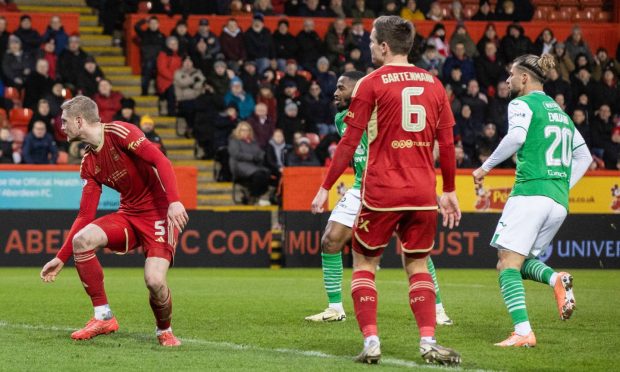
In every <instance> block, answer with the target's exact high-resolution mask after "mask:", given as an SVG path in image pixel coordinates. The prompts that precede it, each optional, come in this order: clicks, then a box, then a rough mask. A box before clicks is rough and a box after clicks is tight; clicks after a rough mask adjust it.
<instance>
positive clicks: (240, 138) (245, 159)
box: [228, 121, 270, 204]
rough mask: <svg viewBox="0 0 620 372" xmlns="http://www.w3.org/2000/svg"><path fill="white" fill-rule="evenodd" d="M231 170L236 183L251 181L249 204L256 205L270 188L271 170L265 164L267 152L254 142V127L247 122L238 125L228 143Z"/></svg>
mask: <svg viewBox="0 0 620 372" xmlns="http://www.w3.org/2000/svg"><path fill="white" fill-rule="evenodd" d="M228 154H229V156H230V157H229V162H230V170H231V172H232V175H233V177H234V179H235V181H237V182H239V181H246V182H247V181H249V185H248V186H249V187H248V188H249V190H250V198H251V199H252V200H249V201H248V203H249V204H255V203H256V202H257V199H258V198H259V197H260V196H261V195H263V194H264V193H265V192H267V189H268V188H269V175H270V172H269V169H267V168H266V167H265V166H264V165H263V164H264V162H265V152H264V151H263V150H262V149H261V148H260V146H259V145H258V143H256V140H254V132H253V131H252V126H251V125H250V124H248V123H247V122H245V121H242V122H240V123H239V124H237V127H236V128H235V130H234V132H233V134H232V136H231V137H230V140H229V141H228Z"/></svg>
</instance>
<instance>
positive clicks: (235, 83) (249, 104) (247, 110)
mask: <svg viewBox="0 0 620 372" xmlns="http://www.w3.org/2000/svg"><path fill="white" fill-rule="evenodd" d="M230 103H234V104H235V106H237V108H238V109H239V118H240V119H241V120H245V119H247V118H248V117H250V116H251V115H252V113H253V112H254V106H255V105H256V103H255V101H254V98H253V97H252V96H251V95H249V94H247V93H246V92H245V91H244V90H243V83H242V82H241V79H239V78H238V77H234V78H233V79H232V80H231V81H230V90H229V91H228V92H227V93H226V95H225V96H224V104H225V105H228V104H230Z"/></svg>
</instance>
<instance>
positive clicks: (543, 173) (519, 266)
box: [473, 54, 592, 347]
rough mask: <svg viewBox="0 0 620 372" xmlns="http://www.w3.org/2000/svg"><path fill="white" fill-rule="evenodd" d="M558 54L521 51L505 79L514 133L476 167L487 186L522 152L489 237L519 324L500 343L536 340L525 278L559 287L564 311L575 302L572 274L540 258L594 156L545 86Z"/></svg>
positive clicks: (476, 175) (477, 177) (525, 344)
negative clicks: (503, 165) (489, 177)
mask: <svg viewBox="0 0 620 372" xmlns="http://www.w3.org/2000/svg"><path fill="white" fill-rule="evenodd" d="M554 65H555V61H554V58H553V56H551V55H549V54H545V55H543V56H541V57H538V56H535V55H523V56H521V57H518V58H517V59H515V61H514V63H513V65H512V68H511V70H510V76H509V77H508V79H507V80H506V82H507V83H508V86H509V88H510V90H511V93H512V94H513V95H515V96H516V98H515V99H513V100H512V101H511V102H510V104H509V105H508V126H509V128H508V133H507V134H506V136H505V137H504V138H503V139H502V141H501V142H500V144H499V146H498V147H497V149H496V150H495V151H494V152H493V154H491V156H490V157H489V159H488V160H487V161H485V162H484V164H482V166H481V167H480V168H478V169H476V170H475V171H474V173H473V176H474V182H475V183H476V185H477V186H479V187H481V186H482V182H483V180H484V177H485V176H486V174H487V173H488V172H489V171H490V170H491V169H493V168H494V167H495V166H497V165H498V164H500V163H501V162H503V161H504V160H506V159H508V158H509V157H511V156H512V155H513V154H514V153H515V152H516V153H517V170H516V178H515V185H514V187H513V189H512V193H511V194H510V197H509V198H508V201H507V202H506V206H505V207H504V211H503V213H502V216H501V217H500V220H499V223H498V224H497V228H496V229H495V234H494V235H493V238H492V241H491V245H492V246H493V247H495V248H497V249H498V256H499V262H498V264H497V269H498V270H499V284H500V289H501V293H502V296H503V298H504V303H505V305H506V307H507V308H508V312H509V313H510V316H511V318H512V322H513V325H514V332H513V333H512V334H511V335H510V337H508V338H507V339H506V340H504V341H502V342H499V343H497V344H495V345H496V346H500V347H532V346H535V345H536V336H535V335H534V332H533V331H532V328H531V326H530V322H529V317H528V313H527V309H526V305H525V290H524V288H523V282H522V279H530V280H534V281H537V282H540V283H544V284H548V285H549V286H551V287H552V288H553V289H554V293H555V299H556V303H557V308H558V312H559V314H560V319H562V320H566V319H568V318H570V317H571V315H572V313H573V311H574V309H575V297H574V295H573V277H572V276H571V275H570V274H569V273H566V272H559V273H558V272H555V271H554V270H553V269H551V268H550V267H549V266H547V265H545V264H544V263H542V262H541V261H539V260H538V259H536V258H537V257H538V256H539V255H540V254H541V253H543V252H544V251H545V250H546V249H547V247H548V246H549V243H551V240H552V239H553V237H554V236H555V234H556V233H557V231H558V230H559V229H560V226H562V222H563V221H564V219H565V218H566V215H567V213H568V192H569V189H570V188H571V187H573V186H574V185H575V184H576V183H577V182H578V181H579V179H581V177H582V176H583V174H584V173H585V171H586V170H587V168H588V166H589V165H590V163H591V162H592V157H591V156H590V152H589V151H588V148H587V146H586V144H585V141H584V139H583V138H582V137H581V135H580V134H579V131H577V130H575V124H574V123H573V122H572V120H571V119H570V117H569V116H568V115H567V114H566V113H565V112H564V111H563V110H562V109H561V108H560V106H559V105H558V104H557V103H556V102H555V101H554V100H553V98H551V97H549V96H547V95H546V94H545V93H544V92H543V90H542V88H543V82H544V81H545V77H546V73H547V71H548V70H549V69H551V68H553V66H554Z"/></svg>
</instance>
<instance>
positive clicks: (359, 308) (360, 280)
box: [351, 271, 435, 338]
mask: <svg viewBox="0 0 620 372" xmlns="http://www.w3.org/2000/svg"><path fill="white" fill-rule="evenodd" d="M351 296H352V297H353V307H354V308H355V317H356V318H357V323H358V324H359V326H360V330H361V331H362V333H363V334H364V338H366V337H369V336H376V335H377V301H378V296H377V289H376V287H375V274H373V273H371V272H370V271H355V272H353V278H352V280H351ZM433 306H435V305H434V302H433Z"/></svg>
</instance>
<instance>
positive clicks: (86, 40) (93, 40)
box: [80, 28, 122, 52]
mask: <svg viewBox="0 0 620 372" xmlns="http://www.w3.org/2000/svg"><path fill="white" fill-rule="evenodd" d="M80 43H81V45H82V47H96V46H111V45H112V36H110V35H102V34H101V33H99V34H83V33H82V28H80ZM115 49H119V50H120V48H115ZM121 52H122V50H121Z"/></svg>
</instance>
